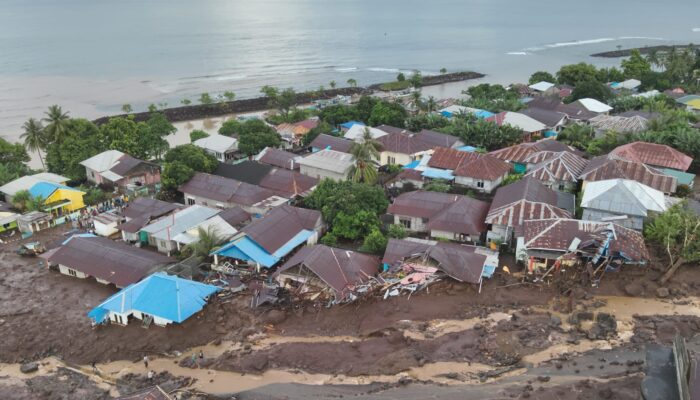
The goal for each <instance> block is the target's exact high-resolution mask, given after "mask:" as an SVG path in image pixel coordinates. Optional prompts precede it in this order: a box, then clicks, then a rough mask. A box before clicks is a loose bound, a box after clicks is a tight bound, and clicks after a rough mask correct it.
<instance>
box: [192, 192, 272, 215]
mask: <svg viewBox="0 0 700 400" xmlns="http://www.w3.org/2000/svg"><path fill="white" fill-rule="evenodd" d="M184 195H185V204H186V205H192V204H198V205H200V206H206V207H211V208H219V209H221V210H225V209H227V208H234V207H241V208H242V209H243V210H245V211H246V212H248V213H250V214H260V215H264V214H267V212H268V211H270V210H271V209H272V207H263V206H257V207H256V206H251V205H246V204H238V203H234V202H223V203H222V202H220V201H216V200H212V199H207V198H206V197H202V196H195V195H193V194H189V193H184ZM191 201H193V202H194V203H192V202H191Z"/></svg>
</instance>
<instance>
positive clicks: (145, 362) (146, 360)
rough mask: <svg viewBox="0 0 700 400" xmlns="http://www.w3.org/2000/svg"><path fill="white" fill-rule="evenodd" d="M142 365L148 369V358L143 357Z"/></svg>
mask: <svg viewBox="0 0 700 400" xmlns="http://www.w3.org/2000/svg"><path fill="white" fill-rule="evenodd" d="M143 365H144V366H145V367H146V369H148V356H143Z"/></svg>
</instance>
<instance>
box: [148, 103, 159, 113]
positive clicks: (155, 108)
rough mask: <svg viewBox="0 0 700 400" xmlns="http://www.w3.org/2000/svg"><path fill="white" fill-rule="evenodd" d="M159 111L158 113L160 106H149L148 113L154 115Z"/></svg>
mask: <svg viewBox="0 0 700 400" xmlns="http://www.w3.org/2000/svg"><path fill="white" fill-rule="evenodd" d="M157 111H158V106H157V105H155V104H153V103H151V104H149V105H148V112H150V113H154V112H157Z"/></svg>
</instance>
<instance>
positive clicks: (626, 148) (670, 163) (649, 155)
mask: <svg viewBox="0 0 700 400" xmlns="http://www.w3.org/2000/svg"><path fill="white" fill-rule="evenodd" d="M610 154H611V155H614V156H616V157H618V158H622V159H624V160H628V161H636V162H641V163H644V164H649V165H654V166H657V167H664V168H673V169H677V170H680V171H687V170H688V168H690V164H692V163H693V158H692V157H690V156H687V155H685V154H683V153H681V152H680V151H678V150H676V149H674V148H672V147H670V146H666V145H664V144H656V143H647V142H632V143H627V144H623V145H622V146H619V147H617V148H616V149H615V150H613V151H611V152H610Z"/></svg>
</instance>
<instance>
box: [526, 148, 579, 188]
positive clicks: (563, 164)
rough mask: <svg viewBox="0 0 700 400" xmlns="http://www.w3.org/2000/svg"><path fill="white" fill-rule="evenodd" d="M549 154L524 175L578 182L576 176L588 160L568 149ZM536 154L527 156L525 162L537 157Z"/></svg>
mask: <svg viewBox="0 0 700 400" xmlns="http://www.w3.org/2000/svg"><path fill="white" fill-rule="evenodd" d="M547 153H549V152H547ZM550 154H551V156H550V157H549V158H547V159H545V160H543V161H541V162H540V163H539V164H537V165H535V166H534V167H533V168H532V169H531V170H530V171H529V172H528V173H527V174H525V176H529V177H532V178H536V179H539V180H541V181H544V182H574V183H575V182H578V177H579V175H580V174H581V172H582V171H583V169H584V168H585V167H586V165H587V164H588V161H587V160H586V159H584V158H583V157H579V156H577V155H576V154H573V153H570V152H568V151H562V152H559V153H550ZM536 156H537V154H534V155H533V156H531V157H529V158H528V160H527V162H528V163H529V162H530V160H531V159H533V158H537V157H536Z"/></svg>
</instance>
